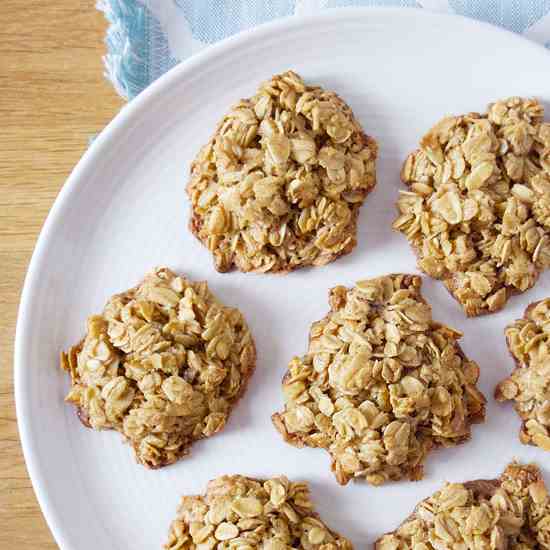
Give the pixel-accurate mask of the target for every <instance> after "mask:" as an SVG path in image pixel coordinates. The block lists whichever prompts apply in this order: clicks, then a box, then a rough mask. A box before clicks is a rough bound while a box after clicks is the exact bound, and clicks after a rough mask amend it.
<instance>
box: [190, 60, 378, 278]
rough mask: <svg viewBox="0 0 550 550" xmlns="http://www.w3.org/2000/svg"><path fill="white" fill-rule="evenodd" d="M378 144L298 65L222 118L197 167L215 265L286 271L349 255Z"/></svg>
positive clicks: (194, 183)
mask: <svg viewBox="0 0 550 550" xmlns="http://www.w3.org/2000/svg"><path fill="white" fill-rule="evenodd" d="M376 157H377V145H376V142H375V141H374V140H373V139H372V138H371V137H369V136H367V135H366V134H365V133H364V132H363V130H362V128H361V126H360V125H359V123H358V122H357V120H356V119H355V117H354V115H353V113H352V111H351V109H350V108H349V107H348V106H347V105H346V104H345V103H344V102H343V101H342V100H341V99H340V98H339V97H338V96H337V95H336V94H335V93H334V92H330V91H326V90H323V88H320V87H318V86H310V85H306V84H305V83H304V81H303V80H302V79H301V78H300V76H299V75H297V74H296V73H294V72H292V71H288V72H286V73H283V74H280V75H276V76H274V77H273V78H271V80H269V81H267V82H265V83H264V84H262V85H261V86H260V88H259V90H258V91H257V93H256V94H255V95H254V96H253V97H252V98H250V99H243V100H241V101H240V102H239V103H238V104H237V105H235V106H234V107H233V108H232V109H231V111H230V112H229V113H228V114H227V115H226V116H225V117H224V118H223V119H222V120H221V121H220V123H219V124H218V127H217V129H216V132H215V134H214V136H213V137H212V139H211V140H210V141H209V142H208V143H207V144H206V145H205V146H204V147H203V148H202V149H201V150H200V152H199V154H198V156H197V158H196V159H195V160H194V161H193V163H192V165H191V179H190V181H189V183H188V185H187V194H188V195H189V199H190V200H191V206H192V215H191V221H190V228H191V231H192V232H193V233H194V234H195V235H196V236H197V237H198V238H199V239H200V241H201V242H202V243H203V244H204V245H205V246H206V247H207V248H208V249H209V250H210V251H211V253H212V255H213V256H214V265H215V267H216V269H217V270H218V271H228V270H230V269H232V268H233V267H236V268H237V269H239V270H241V271H258V272H268V271H270V272H287V271H291V270H293V269H296V268H299V267H303V266H310V265H315V266H319V265H324V264H327V263H329V262H332V261H333V260H335V259H336V258H338V257H339V256H341V255H343V254H347V253H348V252H351V250H352V249H353V248H354V246H355V244H356V241H357V239H356V234H357V216H358V214H359V208H360V207H361V205H362V204H363V202H364V200H365V198H366V196H367V194H368V193H369V192H370V191H371V190H372V189H373V188H374V185H375V183H376V175H375V163H376Z"/></svg>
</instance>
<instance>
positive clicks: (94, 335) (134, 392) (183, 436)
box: [61, 268, 256, 468]
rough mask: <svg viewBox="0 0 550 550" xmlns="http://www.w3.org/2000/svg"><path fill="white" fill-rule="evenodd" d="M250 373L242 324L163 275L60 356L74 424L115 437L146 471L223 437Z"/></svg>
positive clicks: (184, 282) (152, 276)
mask: <svg viewBox="0 0 550 550" xmlns="http://www.w3.org/2000/svg"><path fill="white" fill-rule="evenodd" d="M255 363H256V352H255V348H254V342H253V340H252V335H251V334H250V331H249V330H248V327H247V325H246V322H245V320H244V318H243V316H242V314H241V313H240V312H239V311H238V310H237V309H234V308H229V307H226V306H224V305H223V304H221V303H220V302H218V300H217V299H216V298H215V297H214V296H213V294H212V293H211V292H210V290H209V289H208V285H207V284H206V282H196V283H195V282H191V281H189V280H188V279H185V278H184V277H181V276H177V275H176V274H174V273H172V272H171V271H170V270H169V269H167V268H158V269H156V270H155V271H154V272H152V273H149V274H148V275H147V276H146V277H145V279H144V280H143V282H142V283H141V284H139V285H138V286H137V287H135V288H132V289H130V290H128V291H127V292H124V293H122V294H117V295H115V296H113V297H112V298H111V299H110V300H109V301H108V302H107V305H106V306H105V309H104V310H103V313H102V314H101V315H94V316H92V317H90V318H89V320H88V331H87V333H86V336H85V337H84V339H83V340H82V341H81V342H80V343H79V344H77V345H76V346H73V347H72V348H71V349H70V350H69V351H68V352H67V353H62V354H61V366H62V367H63V368H64V369H65V370H67V371H68V372H69V373H70V375H71V381H72V387H71V391H70V393H69V394H68V396H67V398H66V399H67V401H69V402H70V403H73V404H74V405H75V406H76V407H77V409H78V415H79V417H80V419H81V420H82V422H83V423H84V424H85V425H86V426H88V427H91V428H95V429H114V430H117V431H118V432H120V433H121V434H122V435H123V436H124V438H125V439H126V440H127V441H128V442H129V443H130V444H131V445H132V447H133V449H134V451H135V455H136V459H137V460H138V461H139V462H140V463H142V464H143V465H145V466H147V467H149V468H160V467H162V466H166V465H167V464H171V463H173V462H176V461H177V460H178V459H179V458H181V457H182V456H183V455H185V454H187V453H188V452H189V449H190V447H191V445H192V443H193V442H194V441H196V440H198V439H202V438H205V437H210V436H211V435H213V434H215V433H217V432H218V431H220V430H221V429H223V427H224V426H225V423H226V421H227V419H228V417H229V414H230V413H231V410H232V409H233V407H234V406H235V404H236V402H237V401H238V399H239V398H240V397H241V395H242V394H243V393H244V391H245V389H246V386H247V383H248V380H249V378H250V376H251V375H252V372H253V371H254V367H255Z"/></svg>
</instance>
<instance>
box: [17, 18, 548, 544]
mask: <svg viewBox="0 0 550 550" xmlns="http://www.w3.org/2000/svg"><path fill="white" fill-rule="evenodd" d="M288 68H292V69H295V70H296V71H298V72H299V73H301V74H302V75H303V76H304V77H305V79H306V80H308V81H310V82H313V83H318V84H321V85H323V86H325V87H327V88H329V89H332V90H336V91H337V92H338V93H339V94H340V95H341V96H342V97H343V98H344V99H345V100H346V101H348V102H349V103H350V105H351V106H352V107H353V109H354V111H355V113H356V115H357V116H358V118H359V120H360V121H361V123H362V124H363V126H364V128H365V130H366V132H367V133H369V134H370V135H372V136H374V137H375V138H376V139H377V140H378V143H379V145H380V161H379V169H378V180H379V181H378V186H377V188H376V190H375V191H374V192H373V193H372V194H371V195H370V196H369V198H368V200H367V204H366V205H365V206H364V207H363V209H362V210H361V214H360V224H359V233H360V234H359V245H358V247H357V249H356V250H355V251H354V252H353V253H352V254H351V255H349V256H346V257H345V258H342V259H340V260H338V261H336V262H335V263H333V264H331V265H329V266H327V267H323V268H316V269H308V270H302V271H298V272H296V273H292V274H290V275H287V276H270V275H267V276H266V275H253V274H248V275H247V274H240V273H236V272H235V273H230V274H218V273H216V272H215V271H214V269H213V266H212V261H211V258H210V255H209V253H208V252H207V251H206V249H205V248H203V247H202V246H201V245H200V244H199V243H198V241H196V240H195V238H194V237H193V236H192V235H191V234H190V233H189V231H187V228H186V226H187V219H188V215H189V204H188V202H187V200H186V197H185V194H184V185H185V181H186V177H187V172H188V166H189V162H190V160H191V159H192V157H193V156H194V154H195V152H196V151H197V150H198V148H199V147H200V146H201V145H202V144H203V143H204V142H206V141H207V139H208V138H209V136H210V135H211V133H212V131H213V128H214V125H215V123H216V121H217V120H218V119H219V118H220V116H221V115H222V114H223V113H224V112H225V111H226V109H227V108H228V107H229V106H230V105H231V104H232V103H233V102H235V101H236V100H238V99H239V98H240V97H245V96H248V95H250V94H251V93H252V92H253V91H254V89H255V88H256V86H257V84H258V83H259V82H260V81H262V80H264V79H266V78H267V77H269V76H270V75H272V74H273V73H277V72H280V71H284V70H286V69H288ZM549 68H550V54H549V53H548V52H547V51H545V50H544V49H543V48H542V47H539V46H536V45H534V44H532V43H530V42H527V41H526V40H524V39H522V38H519V37H517V36H515V35H513V34H509V33H507V32H504V31H501V30H498V29H496V28H493V27H490V26H487V25H484V24H480V23H475V22H472V21H470V20H466V19H462V18H459V17H449V16H443V15H435V14H430V13H426V12H423V11H417V10H410V11H409V10H383V9H380V10H378V9H377V10H375V9H370V10H361V9H345V10H336V11H332V10H330V11H327V12H325V13H324V14H322V15H320V16H317V17H313V18H309V17H308V18H298V17H295V18H290V19H286V20H283V21H280V22H276V23H274V24H270V25H267V26H263V27H259V28H257V29H254V30H252V31H250V32H248V33H246V34H242V35H239V36H236V37H234V38H231V39H229V40H227V41H225V42H223V43H221V44H219V45H216V46H212V47H210V48H208V49H207V50H206V51H204V52H203V53H200V54H198V55H196V56H195V57H193V58H192V59H191V60H190V61H187V62H186V63H183V64H181V65H180V66H178V67H177V68H175V69H174V70H172V71H171V72H170V73H169V74H167V75H165V76H164V77H162V78H161V79H160V80H159V81H158V82H156V83H155V84H154V85H153V86H151V87H150V88H149V89H148V90H146V91H145V92H144V93H142V94H141V95H140V96H139V97H138V98H137V99H135V100H134V101H133V102H132V103H130V104H129V105H128V106H127V107H126V108H125V109H123V110H122V112H121V113H120V114H119V115H118V116H117V117H116V118H115V119H114V121H113V122H112V123H111V124H109V126H108V127H107V128H106V129H105V131H104V132H103V133H102V134H101V136H100V137H99V138H98V139H97V140H96V141H95V142H94V144H93V145H92V146H91V147H90V149H89V150H88V151H87V152H86V154H85V155H84V157H83V158H82V160H81V161H80V163H79V164H78V166H77V167H76V168H75V170H74V172H73V173H72V175H71V177H70V178H69V180H68V182H67V183H66V185H65V187H64V188H63V190H62V192H61V193H60V195H59V197H58V199H57V201H56V203H55V205H54V207H53V209H52V211H51V213H50V215H49V217H48V220H47V222H46V225H45V226H44V229H43V231H42V234H41V236H40V239H39V241H38V245H37V247H36V250H35V253H34V256H33V259H32V262H31V266H30V268H29V272H28V275H27V280H26V283H25V289H24V292H23V298H22V303H21V308H20V313H19V322H18V326H17V340H16V361H15V375H16V377H15V381H16V397H17V413H18V419H19V427H20V433H21V439H22V442H23V448H24V452H25V458H26V460H27V466H28V469H29V472H30V475H31V478H32V481H33V484H34V488H35V490H36V494H37V496H38V499H39V501H40V504H41V506H42V510H43V511H44V514H45V516H46V519H47V520H48V523H49V525H50V527H51V529H52V531H53V533H54V536H55V538H56V539H57V541H58V543H59V545H60V546H61V548H62V549H63V550H77V549H78V550H98V549H100V550H115V549H117V550H126V549H127V548H129V547H131V548H132V549H133V550H141V549H148V550H149V549H152V548H159V547H160V546H161V544H162V543H164V541H165V539H166V534H167V531H168V526H169V523H170V521H171V519H172V518H173V517H174V514H175V511H176V506H177V503H178V500H179V498H180V496H181V495H183V494H189V493H197V492H203V490H204V489H205V486H206V483H207V481H208V480H209V479H211V478H213V477H216V476H218V475H221V474H225V473H243V474H247V475H251V476H255V477H262V476H270V475H273V474H280V473H283V474H286V475H288V476H289V477H291V478H296V479H303V480H307V481H309V482H310V483H311V486H312V489H313V495H314V498H315V502H316V505H317V508H318V510H319V511H320V512H321V513H322V516H323V518H324V519H325V520H326V521H327V522H328V523H329V524H330V525H332V526H334V528H336V529H338V530H339V531H340V532H342V533H343V534H345V535H347V536H348V537H350V538H351V539H352V541H353V542H354V543H355V544H356V548H364V547H365V545H366V543H372V541H374V540H375V539H376V538H377V537H378V536H380V535H381V534H382V533H384V532H385V531H388V530H390V529H392V528H394V527H395V526H396V525H397V524H398V523H399V522H400V520H402V519H403V518H404V517H405V516H406V515H407V514H408V513H409V512H410V511H411V509H412V508H413V506H414V504H415V503H416V502H417V501H418V500H419V499H421V498H423V497H426V496H427V495H429V494H430V493H431V492H433V491H434V490H435V489H436V488H437V487H439V486H440V484H441V483H442V482H443V481H444V480H456V481H458V480H467V479H473V478H478V477H494V476H496V475H498V474H499V473H500V472H501V470H502V469H503V467H504V466H505V465H506V464H507V463H508V462H509V461H510V460H512V459H513V458H519V459H523V460H535V461H537V462H538V463H539V464H541V465H543V464H544V463H548V456H547V455H546V456H545V455H544V453H543V452H542V451H540V450H537V449H535V448H530V447H524V446H522V445H520V444H519V441H518V439H517V432H518V429H519V420H518V418H517V416H516V415H515V413H514V412H513V411H512V408H511V407H506V406H500V405H497V404H495V402H494V401H493V399H492V393H493V388H494V386H495V384H496V382H497V381H498V380H499V379H501V378H502V377H503V376H504V375H506V374H507V373H508V372H509V371H510V370H511V368H512V361H511V360H510V358H509V357H508V355H507V352H506V350H505V343H504V339H503V334H502V330H503V328H504V326H505V325H506V324H507V323H508V322H509V321H511V320H513V319H515V318H517V317H518V316H520V315H521V314H522V312H523V309H524V307H525V306H526V305H527V304H528V303H529V302H531V301H533V300H536V299H540V298H542V297H544V296H546V295H548V294H550V284H549V282H550V281H549V278H548V277H547V276H543V277H542V278H541V280H540V282H539V283H538V284H537V286H536V287H535V289H534V290H531V291H530V292H528V293H526V294H523V295H522V296H519V297H516V298H513V299H512V300H511V301H510V303H509V304H508V306H507V307H506V309H505V310H504V311H503V312H501V313H499V314H496V315H492V316H489V317H483V318H481V319H473V320H467V319H465V317H464V315H463V314H462V312H461V310H460V309H459V307H458V305H457V304H456V303H455V302H454V301H453V300H452V298H451V297H450V296H449V295H448V294H447V292H446V291H445V290H444V289H443V287H442V284H441V283H439V282H434V281H430V280H428V279H425V282H424V292H425V295H426V297H427V298H428V299H429V300H430V302H431V303H432V305H433V310H434V316H435V318H436V319H438V320H441V321H443V322H447V323H449V324H450V325H452V326H454V327H457V328H459V329H461V330H463V331H464V333H465V336H464V339H463V348H464V350H465V352H466V353H467V354H468V355H469V356H470V357H472V358H473V359H475V360H477V361H478V362H479V364H480V366H481V388H482V390H483V391H484V392H485V394H486V396H487V397H488V400H489V403H488V414H487V421H486V423H485V424H483V425H479V426H476V427H474V430H473V438H472V441H471V442H470V443H468V444H466V445H463V446H460V447H458V448H455V449H448V450H441V451H438V452H434V453H433V454H432V455H431V456H430V457H429V459H428V461H427V464H426V477H425V479H424V480H423V481H421V482H419V483H410V482H407V481H403V482H400V483H394V484H389V485H386V486H383V487H381V488H375V487H369V486H367V485H366V484H362V483H350V484H349V485H348V486H346V487H345V488H342V487H340V486H338V485H337V484H336V482H335V480H334V478H333V476H332V474H331V473H330V471H329V457H328V455H327V454H326V453H325V452H324V451H321V450H313V449H301V450H299V449H295V448H293V447H290V446H288V445H286V444H285V443H283V441H282V439H281V437H280V436H279V435H278V434H277V433H276V432H275V430H274V429H273V427H272V425H271V421H270V415H271V413H272V412H274V411H275V410H277V409H279V408H280V407H281V404H282V399H281V391H280V385H279V384H280V379H281V376H282V374H283V372H284V371H285V368H286V365H287V362H288V361H289V359H290V358H291V357H292V356H293V355H294V354H300V353H302V352H304V351H305V349H306V339H307V330H308V327H309V325H310V323H311V322H312V321H314V320H316V319H319V318H321V317H322V316H323V315H324V313H325V312H326V310H327V291H328V289H329V288H330V287H332V286H334V285H335V284H339V283H342V284H347V285H349V284H351V283H353V282H354V281H355V280H357V279H359V278H365V277H373V276H376V275H381V274H384V273H387V272H392V271H405V272H406V271H409V272H414V271H416V269H415V260H414V257H413V254H412V253H411V252H410V250H409V247H408V245H407V244H406V241H405V238H404V237H403V236H402V235H399V234H396V233H394V232H392V230H391V227H390V225H391V222H392V220H393V218H394V216H395V210H394V203H395V200H396V198H397V193H398V189H399V188H400V182H399V169H400V165H401V162H402V161H403V159H404V158H405V155H406V154H407V152H408V151H410V150H411V149H412V148H414V147H415V146H416V144H417V143H418V140H419V138H420V137H421V135H422V134H423V132H425V131H426V130H427V129H428V128H429V127H430V125H431V124H432V123H434V122H435V121H436V120H438V119H439V118H441V117H442V116H443V115H445V114H450V113H463V112H468V111H474V110H484V108H485V106H486V105H487V103H488V102H490V101H492V100H494V99H497V98H500V97H506V96H510V95H527V96H537V97H539V98H541V99H542V100H545V101H546V103H547V105H548V102H549V101H550V79H549V77H548V74H549V72H548V71H549ZM157 264H166V265H168V266H170V267H171V268H173V269H176V270H180V271H182V272H184V273H186V274H187V275H189V276H190V277H192V278H195V279H203V278H204V279H208V281H209V283H210V285H211V287H212V289H213V291H214V292H215V293H216V294H217V296H219V297H220V298H221V299H222V300H223V301H224V302H226V303H228V304H234V305H236V306H238V307H239V308H241V310H242V311H243V312H244V314H245V315H246V318H247V319H248V321H249V324H250V326H251V329H252V331H253V334H254V336H255V339H256V344H257V348H258V357H259V362H258V368H257V372H256V374H255V376H254V378H253V380H252V383H251V385H250V388H249V391H248V393H247V394H246V396H245V398H244V399H243V400H242V401H241V403H240V404H239V406H238V407H237V409H236V410H235V412H234V414H233V416H232V418H231V420H230V422H229V425H228V426H227V429H226V430H225V431H224V432H223V433H221V434H220V435H217V436H216V437H214V438H211V439H208V440H206V441H204V442H201V443H198V444H196V445H195V446H194V447H193V450H192V453H191V455H190V457H189V458H186V459H184V460H182V461H180V462H179V463H178V464H176V465H174V466H171V467H168V468H165V469H163V470H160V471H148V470H146V469H145V468H143V467H142V466H139V465H137V464H136V463H135V462H134V458H133V456H132V453H131V450H130V448H129V447H128V446H127V445H124V444H123V443H122V441H121V437H120V436H119V434H117V433H115V432H101V433H100V432H94V431H91V430H87V429H85V428H84V427H83V426H82V425H81V424H80V423H79V421H78V420H77V418H76V415H75V411H74V409H73V408H72V407H71V406H69V405H66V404H65V403H64V402H63V398H64V396H65V394H66V392H67V389H68V386H69V383H68V379H67V377H66V376H65V375H64V374H63V373H62V372H61V371H60V370H59V369H58V366H57V364H58V354H59V351H60V350H61V349H65V348H67V347H68V346H69V345H71V344H72V343H74V342H76V341H77V340H78V339H79V338H80V337H81V336H82V334H83V331H84V329H85V319H86V317H87V316H88V315H89V314H91V313H93V312H99V311H100V310H101V308H102V306H103V304H104V303H105V301H106V299H107V298H108V297H109V296H110V295H112V294H113V293H115V292H119V291H122V290H124V289H126V288H128V287H130V286H132V285H134V284H135V283H136V282H137V281H138V280H139V279H140V278H141V277H142V275H143V274H144V273H145V272H146V271H148V270H149V269H150V268H152V267H153V266H155V265H157Z"/></svg>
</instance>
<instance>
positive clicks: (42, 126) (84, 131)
mask: <svg viewBox="0 0 550 550" xmlns="http://www.w3.org/2000/svg"><path fill="white" fill-rule="evenodd" d="M94 4H95V0H50V1H49V2H46V1H41V0H33V1H32V2H22V1H21V0H3V2H2V25H1V27H0V125H1V129H0V265H1V266H2V268H1V269H2V276H1V277H0V307H1V310H2V312H3V314H2V316H1V317H0V361H1V366H0V548H2V549H4V548H5V549H6V550H7V549H12V548H13V549H15V548H17V550H31V549H32V550H36V549H37V548H39V549H40V550H51V549H54V548H57V545H56V544H55V542H54V540H53V538H52V536H51V534H50V531H49V529H48V527H47V525H46V523H45V521H44V519H43V516H42V513H41V512H40V508H39V506H38V503H37V501H36V498H35V496H34V492H33V489H32V486H31V483H30V480H29V477H28V474H27V470H26V468H25V463H24V461H23V456H22V454H21V448H20V445H19V439H18V434H17V426H16V420H15V409H14V403H13V380H12V351H13V338H14V334H15V320H16V314H17V306H18V303H19V294H20V291H21V286H22V282H23V278H24V275H25V271H26V268H27V264H28V262H29V259H30V256H31V253H32V250H33V247H34V244H35V242H36V238H37V236H38V232H39V230H40V227H41V226H42V224H43V222H44V219H45V217H46V214H47V213H48V210H49V209H50V207H51V205H52V203H53V201H54V199H55V197H56V195H57V193H58V191H59V189H60V188H61V186H62V185H63V182H64V181H65V179H66V178H67V176H68V174H69V173H70V171H71V169H72V168H73V166H74V165H75V164H76V162H77V161H78V159H79V158H80V156H81V155H82V153H83V152H84V151H85V149H86V147H87V144H88V138H89V137H90V136H91V135H93V134H95V133H97V132H99V131H100V130H101V129H102V128H103V127H104V126H105V125H106V123H107V122H108V121H109V120H110V119H111V118H112V117H113V116H114V115H115V114H116V112H117V111H118V110H119V109H120V107H121V105H122V104H123V101H122V100H121V99H120V98H119V97H118V96H117V95H116V94H115V92H114V91H113V89H112V88H111V86H110V85H109V84H108V83H107V82H106V81H105V79H104V77H103V67H102V62H101V56H102V55H103V53H104V51H105V46H104V43H103V38H104V34H105V28H106V23H105V20H104V19H103V16H102V15H101V14H100V13H98V12H97V11H96V10H95V8H94Z"/></svg>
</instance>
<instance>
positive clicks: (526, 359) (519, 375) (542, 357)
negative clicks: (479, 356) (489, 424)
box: [495, 298, 550, 451]
mask: <svg viewBox="0 0 550 550" xmlns="http://www.w3.org/2000/svg"><path fill="white" fill-rule="evenodd" d="M505 334H506V342H507V344H508V349H509V350H510V353H511V354H512V357H513V358H514V361H515V363H516V368H515V369H514V371H513V372H512V374H511V375H510V376H509V377H508V378H506V379H505V380H503V381H502V382H501V383H500V384H499V385H498V386H497V388H496V390H495V398H496V399H497V401H501V402H502V401H514V402H515V403H514V408H515V409H516V412H517V413H518V415H519V416H520V417H521V419H522V420H523V424H522V427H521V430H520V434H519V438H520V441H521V442H522V443H525V444H529V445H536V446H538V447H540V448H541V449H544V450H546V451H550V398H549V396H550V347H549V346H550V298H546V299H545V300H541V301H540V302H534V303H533V304H531V305H530V306H528V307H527V309H526V310H525V314H524V316H523V318H522V319H518V320H517V321H515V322H514V323H512V324H511V325H509V326H508V327H506V330H505Z"/></svg>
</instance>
